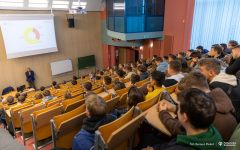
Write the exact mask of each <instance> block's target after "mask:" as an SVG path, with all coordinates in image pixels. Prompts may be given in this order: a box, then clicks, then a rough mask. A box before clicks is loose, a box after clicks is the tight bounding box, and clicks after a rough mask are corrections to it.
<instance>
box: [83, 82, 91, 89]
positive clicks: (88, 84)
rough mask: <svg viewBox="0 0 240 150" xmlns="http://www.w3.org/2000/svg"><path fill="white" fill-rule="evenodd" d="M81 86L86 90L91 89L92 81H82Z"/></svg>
mask: <svg viewBox="0 0 240 150" xmlns="http://www.w3.org/2000/svg"><path fill="white" fill-rule="evenodd" d="M83 87H84V88H85V89H86V90H87V91H91V90H92V83H91V82H86V83H84V85H83Z"/></svg>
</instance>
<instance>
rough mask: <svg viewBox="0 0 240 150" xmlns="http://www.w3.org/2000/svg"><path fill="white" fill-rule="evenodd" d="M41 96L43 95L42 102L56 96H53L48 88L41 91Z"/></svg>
mask: <svg viewBox="0 0 240 150" xmlns="http://www.w3.org/2000/svg"><path fill="white" fill-rule="evenodd" d="M43 96H44V98H43V99H42V102H46V101H50V100H54V99H56V98H57V97H53V96H52V95H51V93H50V91H49V90H44V91H43Z"/></svg>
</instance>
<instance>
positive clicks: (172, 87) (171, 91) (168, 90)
mask: <svg viewBox="0 0 240 150" xmlns="http://www.w3.org/2000/svg"><path fill="white" fill-rule="evenodd" d="M177 85H178V83H177V84H175V85H173V86H170V87H167V88H166V91H167V92H168V93H169V94H172V93H173V92H174V91H175V89H176V88H177Z"/></svg>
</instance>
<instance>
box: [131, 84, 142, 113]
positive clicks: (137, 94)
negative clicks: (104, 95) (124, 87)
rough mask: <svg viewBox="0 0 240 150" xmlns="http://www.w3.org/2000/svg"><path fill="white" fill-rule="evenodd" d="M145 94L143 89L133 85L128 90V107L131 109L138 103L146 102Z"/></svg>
mask: <svg viewBox="0 0 240 150" xmlns="http://www.w3.org/2000/svg"><path fill="white" fill-rule="evenodd" d="M144 101H145V96H144V94H143V92H142V91H141V90H139V89H138V88H137V87H131V88H130V89H129V91H128V97H127V109H128V110H129V109H131V107H133V106H137V104H138V103H141V102H144Z"/></svg>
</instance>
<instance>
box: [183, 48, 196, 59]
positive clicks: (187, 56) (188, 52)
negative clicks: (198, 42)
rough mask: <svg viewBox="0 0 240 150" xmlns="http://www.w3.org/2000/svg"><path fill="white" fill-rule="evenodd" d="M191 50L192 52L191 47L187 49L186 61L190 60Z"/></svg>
mask: <svg viewBox="0 0 240 150" xmlns="http://www.w3.org/2000/svg"><path fill="white" fill-rule="evenodd" d="M192 52H194V50H193V49H189V50H187V53H186V57H185V59H186V61H189V60H192V57H191V54H192Z"/></svg>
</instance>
